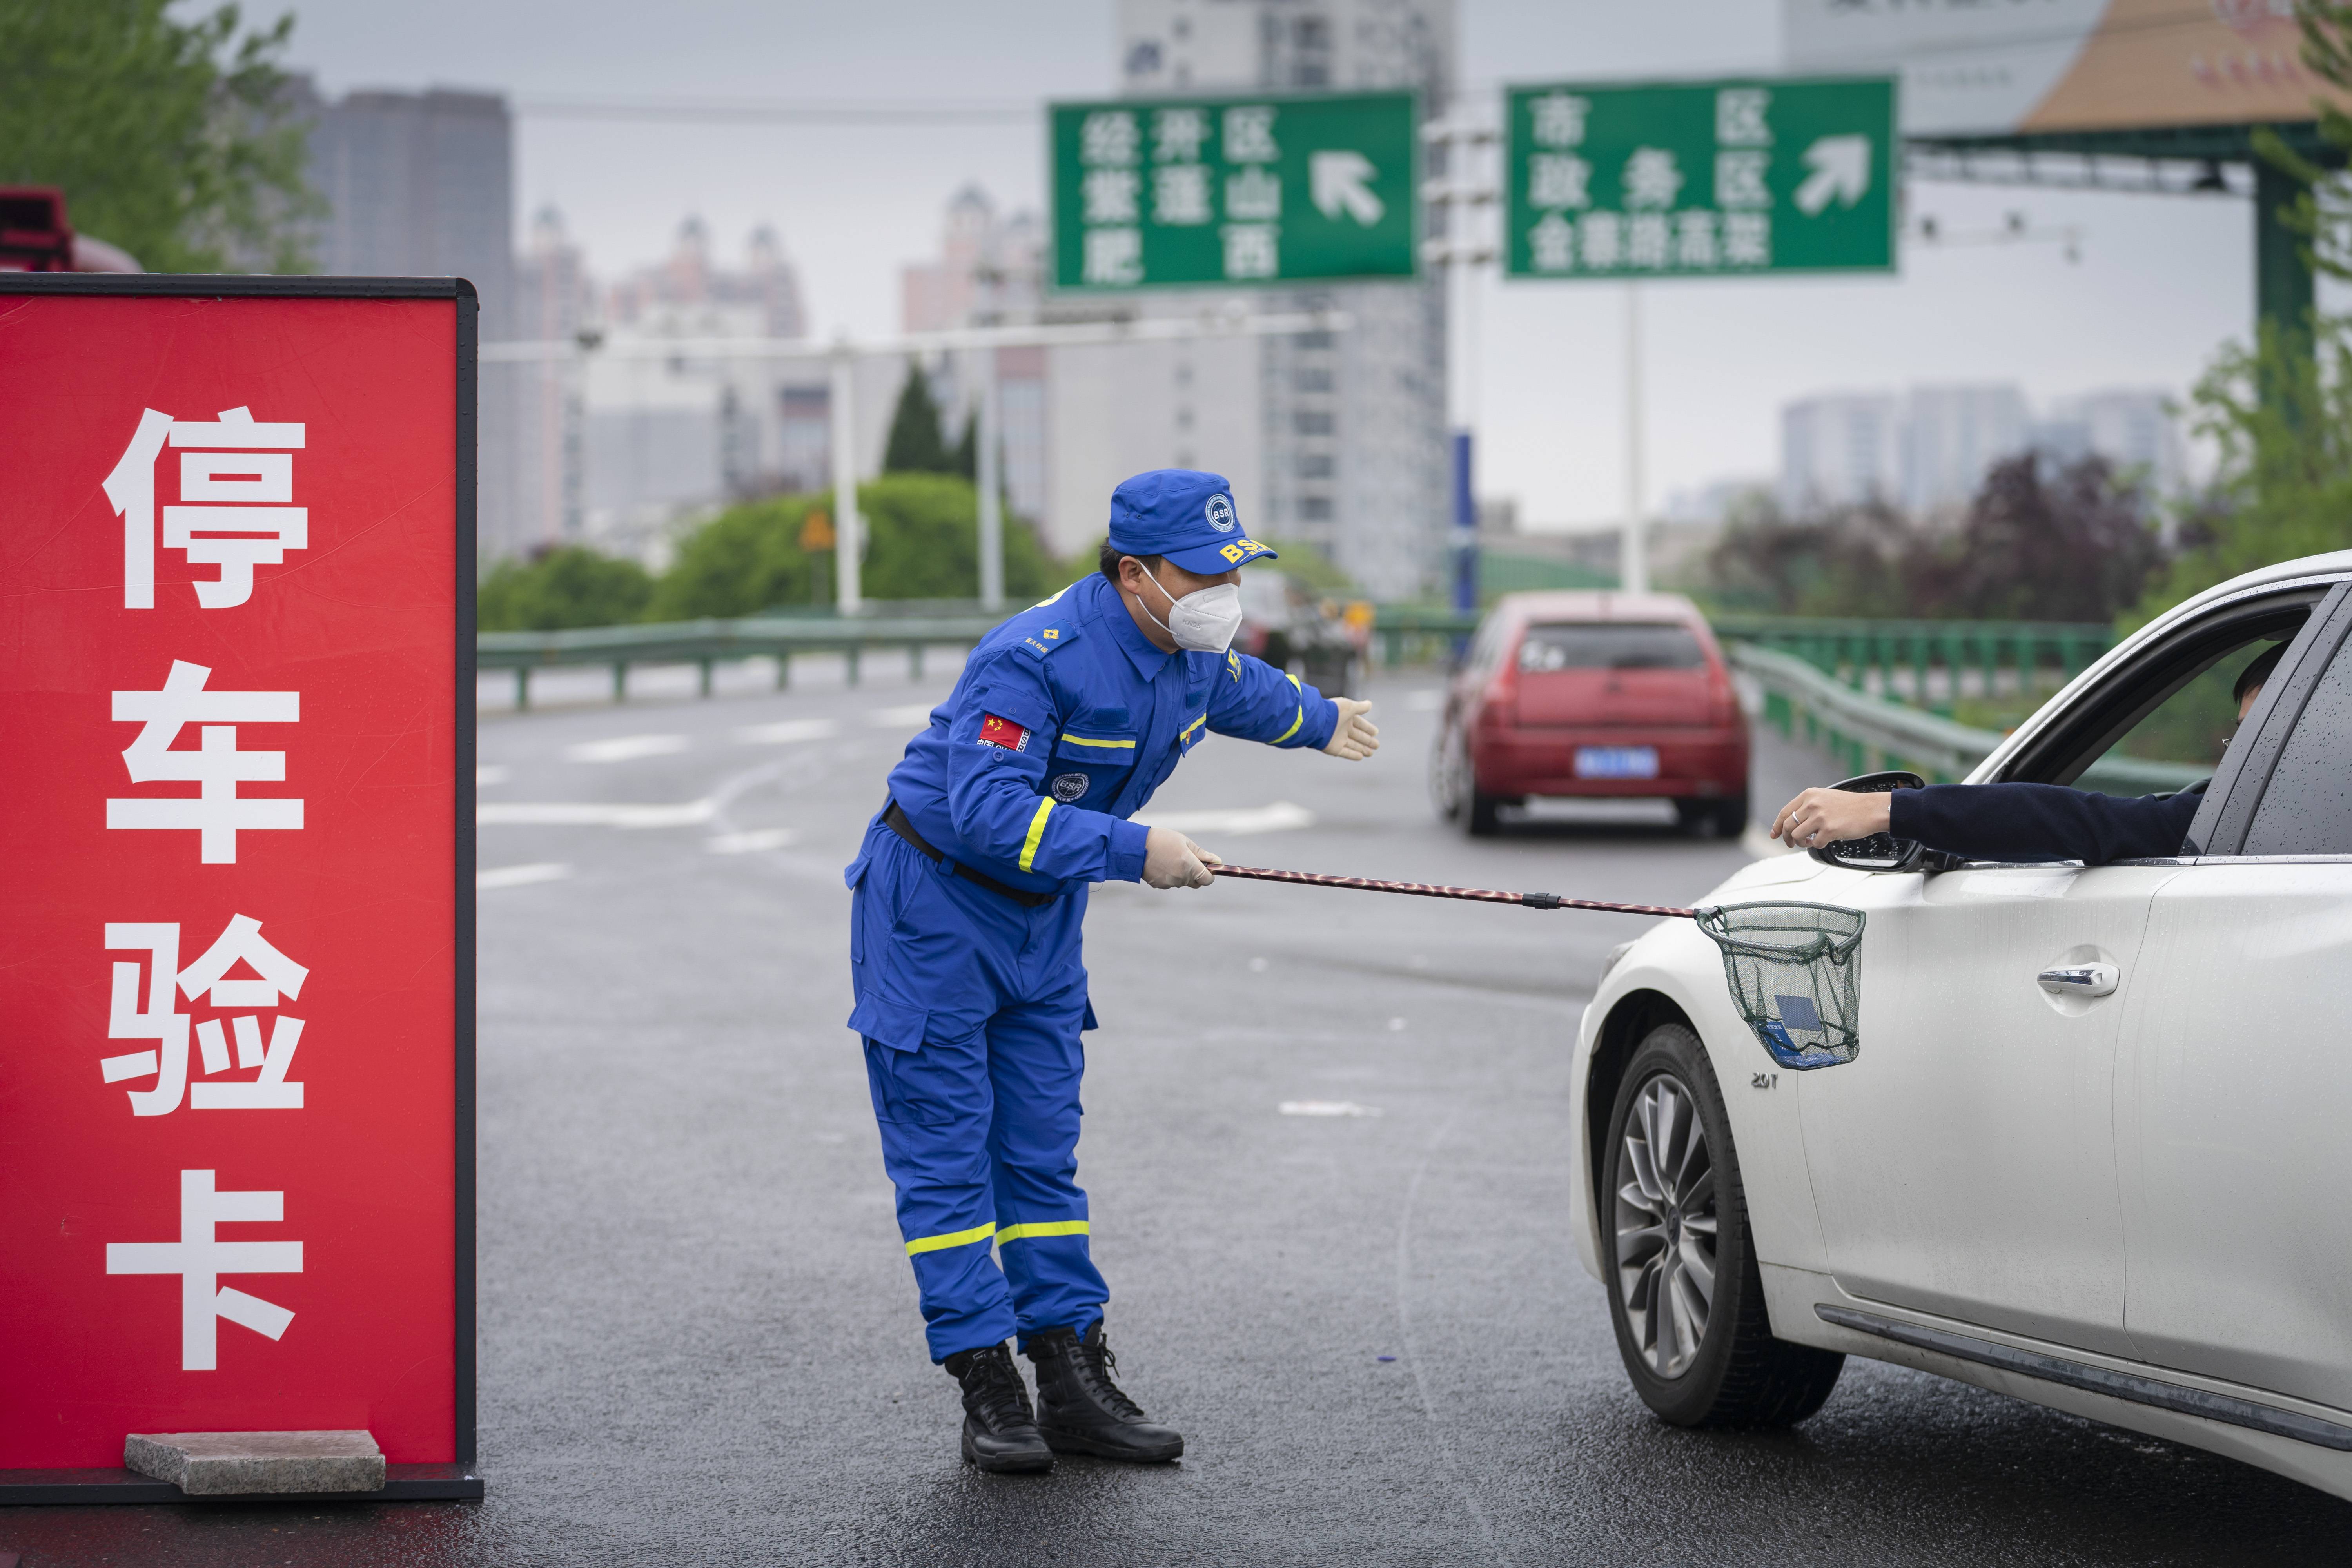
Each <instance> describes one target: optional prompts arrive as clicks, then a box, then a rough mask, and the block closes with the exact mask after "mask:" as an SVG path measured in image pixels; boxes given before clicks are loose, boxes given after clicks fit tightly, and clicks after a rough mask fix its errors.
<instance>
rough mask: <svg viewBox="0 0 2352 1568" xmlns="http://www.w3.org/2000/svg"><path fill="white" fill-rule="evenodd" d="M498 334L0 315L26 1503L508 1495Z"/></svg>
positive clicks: (121, 293) (7, 1406)
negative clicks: (493, 1232)
mask: <svg viewBox="0 0 2352 1568" xmlns="http://www.w3.org/2000/svg"><path fill="white" fill-rule="evenodd" d="M475 315H476V312H475V300H474V297H473V290H472V288H471V286H470V285H468V284H466V283H464V282H462V281H459V280H455V279H233V278H170V277H116V278H76V277H70V276H54V277H39V276H30V277H28V276H24V275H18V276H15V277H5V276H0V365H5V376H0V423H5V426H6V428H7V429H8V431H9V439H8V440H7V441H6V442H5V444H0V495H5V496H6V497H7V498H8V506H7V509H6V510H5V512H0V563H5V570H0V581H5V583H6V584H7V587H6V591H5V595H0V635H5V644H6V647H7V649H8V657H7V658H6V660H5V669H0V726H5V731H6V733H7V734H8V736H9V738H10V744H9V748H8V755H7V763H6V769H7V781H8V800H9V809H8V811H7V812H6V813H5V814H4V815H0V844H4V845H5V847H0V859H5V863H6V865H7V866H8V868H9V897H8V900H6V905H5V912H0V931H5V949H6V952H7V955H8V962H7V963H6V964H5V965H4V966H0V1035H5V1038H6V1039H7V1040H8V1041H9V1042H10V1048H9V1049H8V1050H7V1051H6V1052H5V1054H0V1117H5V1126H6V1137H5V1141H0V1189H5V1194H6V1195H5V1202H0V1344H5V1345H6V1346H7V1347H8V1363H9V1372H8V1375H7V1377H6V1378H5V1379H0V1501H17V1502H28V1501H34V1502H37V1501H64V1500H88V1501H109V1500H123V1501H141V1500H151V1497H150V1494H160V1495H163V1496H176V1495H177V1494H176V1491H175V1489H173V1488H171V1487H168V1486H164V1485H163V1484H162V1483H158V1482H152V1481H147V1480H145V1479H142V1478H136V1477H131V1476H129V1475H128V1474H127V1473H126V1472H124V1471H123V1470H122V1469H121V1465H122V1458H123V1438H124V1437H125V1436H126V1435H127V1434H130V1433H133V1432H234V1431H246V1432H252V1431H320V1430H351V1429H365V1430H367V1431H369V1432H371V1433H372V1434H373V1436H374V1437H375V1439H376V1442H377V1444H378V1445H379V1447H381V1448H382V1449H383V1454H384V1457H385V1459H386V1461H387V1464H388V1467H389V1471H388V1473H389V1475H390V1476H391V1478H392V1481H391V1485H390V1486H389V1487H388V1488H387V1489H386V1490H385V1491H384V1492H383V1493H377V1494H373V1495H377V1496H391V1497H403V1496H405V1497H457V1496H479V1495H480V1482H479V1481H478V1480H476V1479H473V1478H472V1477H471V1476H470V1475H469V1474H468V1469H469V1467H470V1464H471V1461H472V1459H473V1457H474V1411H473V1401H474V1352H473V1345H474V1324H473V1218H472V1216H473V1125H472V1111H471V1105H472V1094H473V964H472V953H473V883H472V872H473V844H472V817H473V779H472V767H473V761H472V758H473V693H472V653H471V645H472V638H473V633H474V627H473V614H472V608H473V606H472V584H473V577H474V546H473V459H474V391H473V387H474V333H475ZM34 1472H38V1473H37V1474H35V1473H34Z"/></svg>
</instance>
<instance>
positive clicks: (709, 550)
mask: <svg viewBox="0 0 2352 1568" xmlns="http://www.w3.org/2000/svg"><path fill="white" fill-rule="evenodd" d="M831 507H832V497H831V496H830V495H826V494H819V495H804V496H772V497H770V498H768V499H766V500H756V501H747V502H745V503H743V504H742V505H740V506H732V507H729V508H728V509H727V510H725V511H722V512H720V513H719V515H718V516H717V517H715V518H712V519H711V520H710V521H709V522H706V523H704V524H703V525H702V526H701V527H700V528H698V529H696V530H695V531H693V532H692V533H690V534H688V535H687V537H686V539H685V540H684V541H683V542H681V543H680V544H679V545H678V549H677V557H676V559H674V560H673V561H672V562H671V563H670V568H669V570H668V571H667V572H665V573H664V574H662V578H661V581H660V583H659V584H656V587H655V590H654V603H653V611H652V618H653V619H655V620H657V621H685V620H692V619H695V618H696V617H698V616H720V617H724V618H733V617H737V616H756V615H758V614H760V613H761V611H763V610H774V609H787V608H794V607H797V606H800V605H810V604H825V603H829V602H831V599H832V596H833V552H832V551H831V550H820V551H811V550H803V549H802V548H801V539H802V535H803V530H804V529H806V528H807V526H808V523H809V514H810V513H811V512H813V511H821V512H826V513H828V514H829V513H830V511H831Z"/></svg>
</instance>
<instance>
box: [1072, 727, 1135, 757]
mask: <svg viewBox="0 0 2352 1568" xmlns="http://www.w3.org/2000/svg"><path fill="white" fill-rule="evenodd" d="M1062 739H1063V740H1065V741H1067V742H1069V743H1070V744H1071V745H1073V746H1110V747H1119V746H1124V747H1126V748H1127V749H1128V750H1129V751H1130V752H1131V751H1133V750H1135V742H1132V741H1093V740H1088V739H1087V737H1086V736H1084V735H1073V734H1071V733H1070V732H1069V731H1063V732H1062Z"/></svg>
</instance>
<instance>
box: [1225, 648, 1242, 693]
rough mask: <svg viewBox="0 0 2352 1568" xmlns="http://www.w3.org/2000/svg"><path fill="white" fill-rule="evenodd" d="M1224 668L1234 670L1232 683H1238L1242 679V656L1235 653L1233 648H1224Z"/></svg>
mask: <svg viewBox="0 0 2352 1568" xmlns="http://www.w3.org/2000/svg"><path fill="white" fill-rule="evenodd" d="M1225 668H1227V669H1230V670H1232V671H1233V672H1234V684H1235V685H1239V684H1240V683H1241V679H1242V656H1241V655H1239V654H1237V653H1235V652H1234V650H1233V649H1231V648H1227V649H1226V650H1225Z"/></svg>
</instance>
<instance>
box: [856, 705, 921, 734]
mask: <svg viewBox="0 0 2352 1568" xmlns="http://www.w3.org/2000/svg"><path fill="white" fill-rule="evenodd" d="M932 706H933V705H932V704H931V703H929V702H910V703H908V705H907V706H906V707H904V708H877V709H875V710H873V711H872V712H870V713H868V714H866V722H867V723H869V724H871V725H873V726H874V727H875V728H876V729H877V730H904V729H907V728H909V727H910V726H911V727H913V728H916V729H920V728H921V727H922V726H923V725H926V724H928V723H929V722H930V721H931V708H932Z"/></svg>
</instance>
